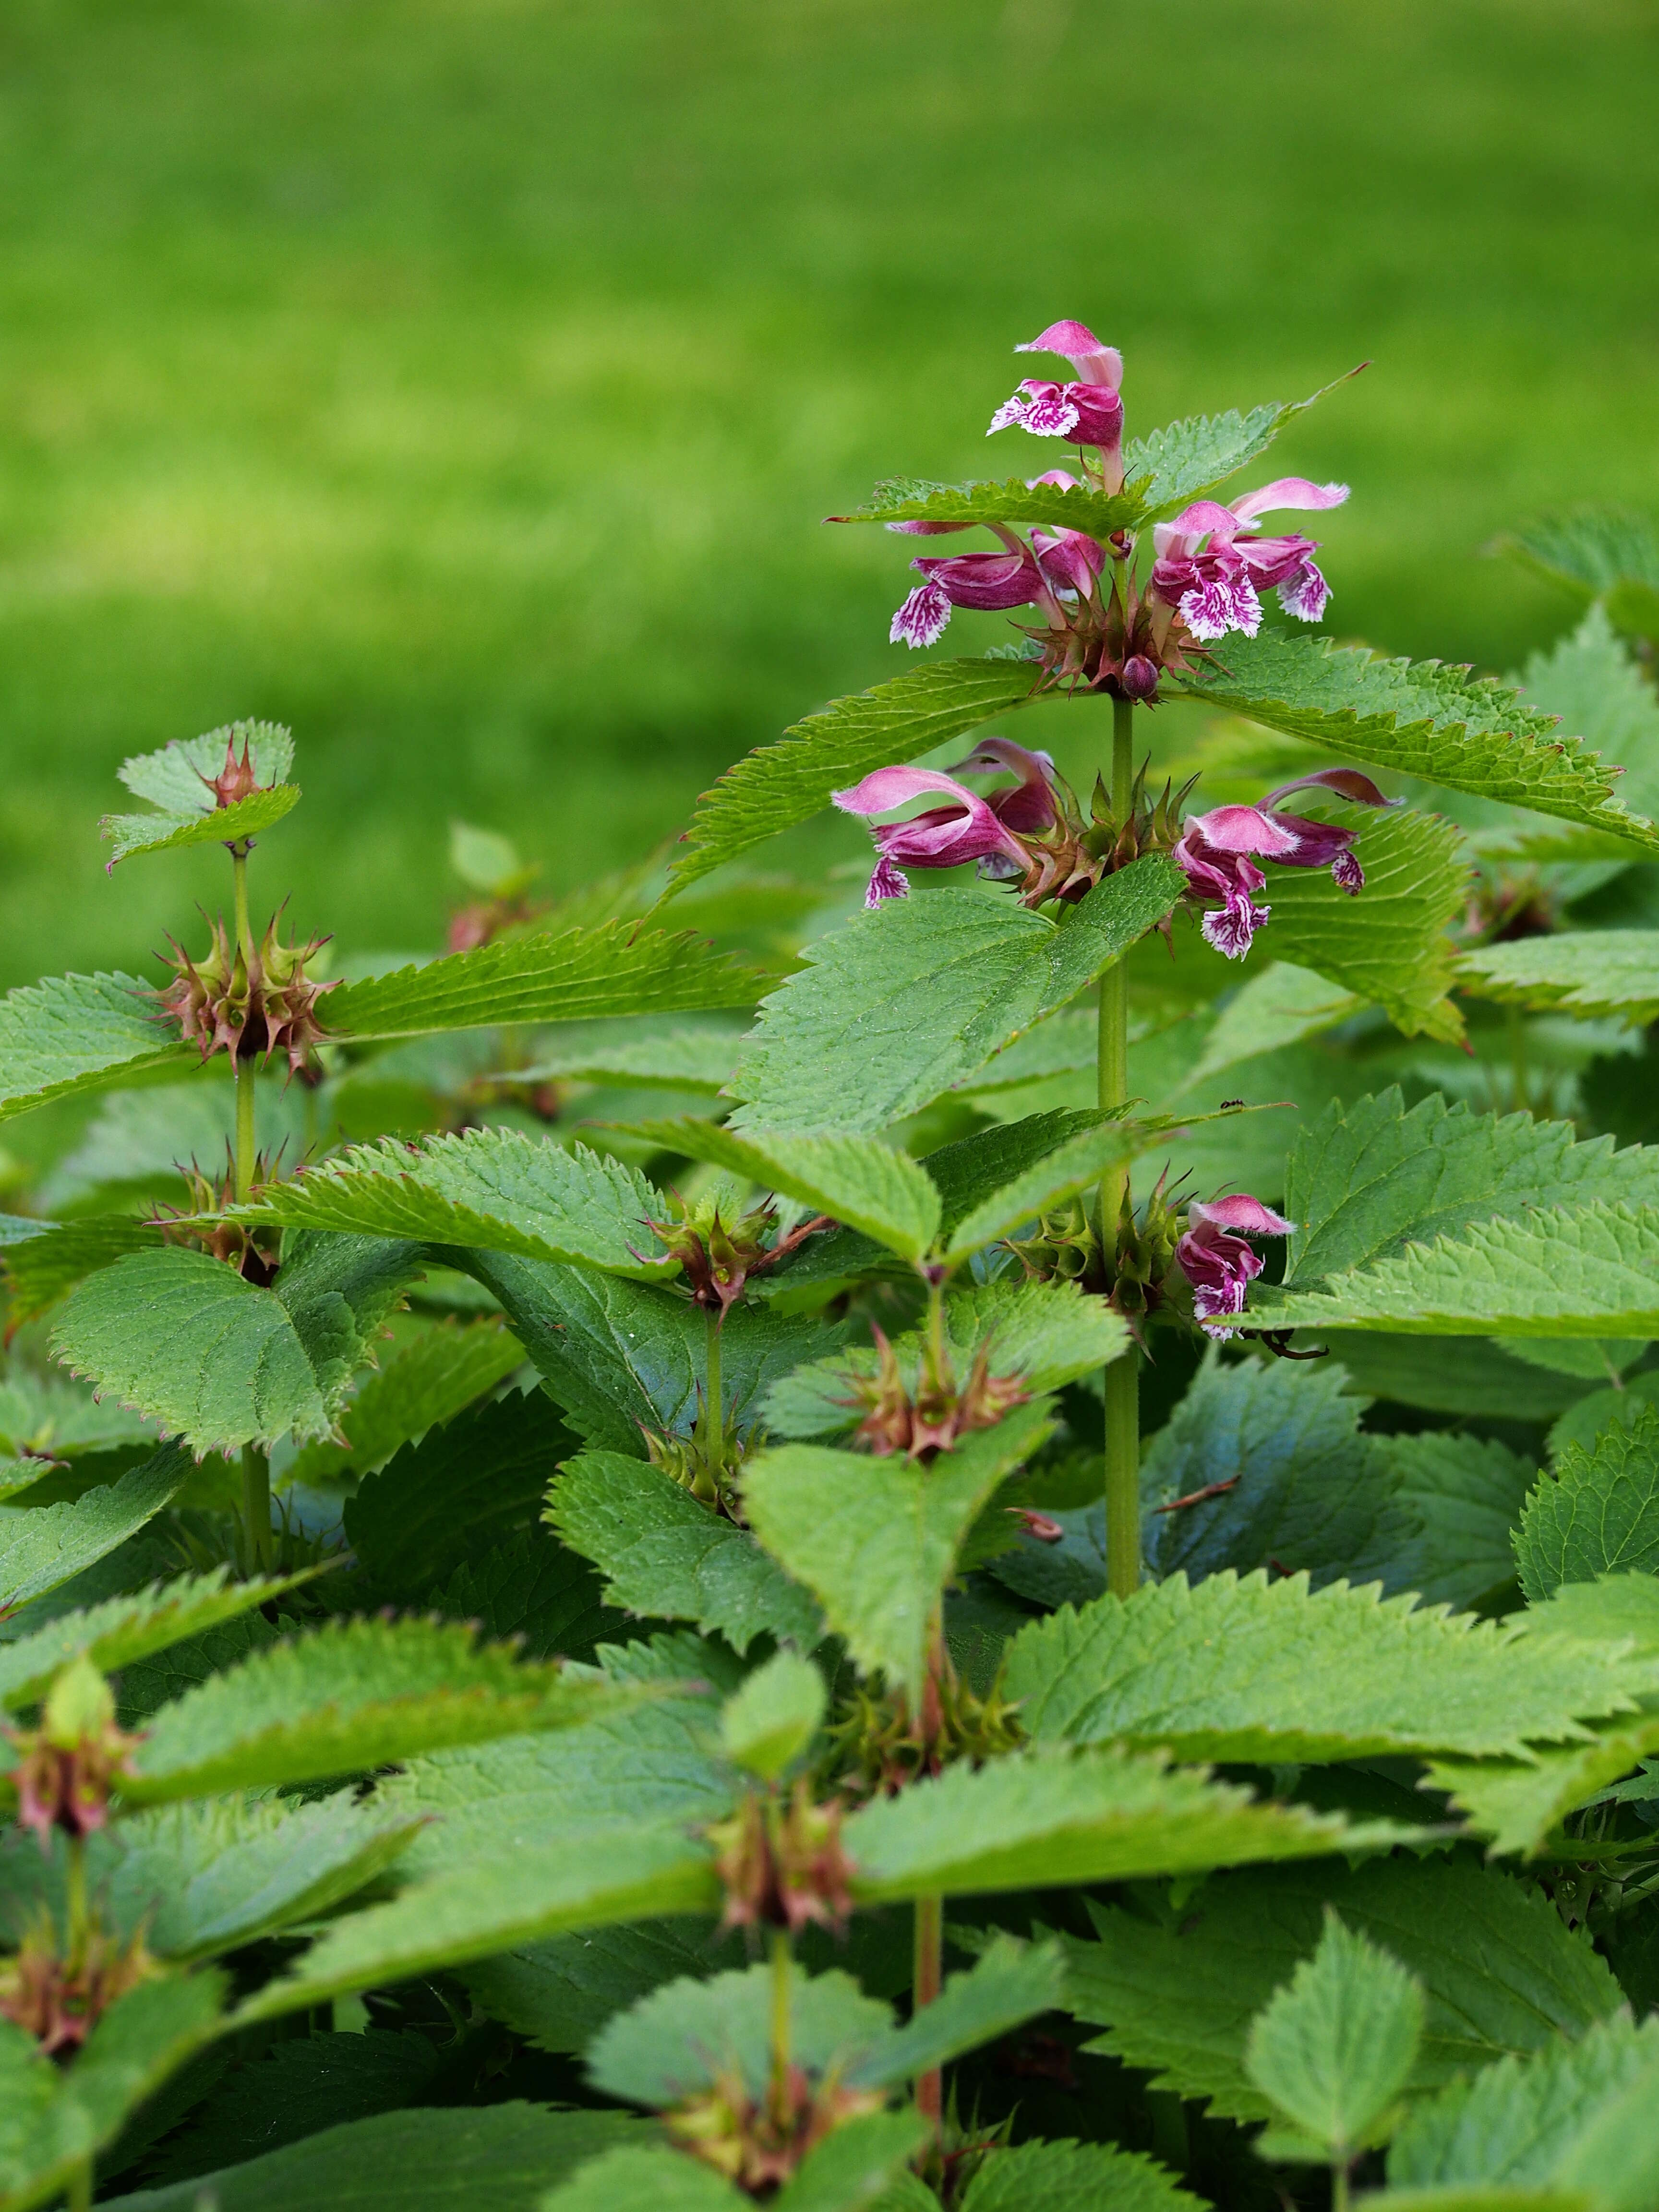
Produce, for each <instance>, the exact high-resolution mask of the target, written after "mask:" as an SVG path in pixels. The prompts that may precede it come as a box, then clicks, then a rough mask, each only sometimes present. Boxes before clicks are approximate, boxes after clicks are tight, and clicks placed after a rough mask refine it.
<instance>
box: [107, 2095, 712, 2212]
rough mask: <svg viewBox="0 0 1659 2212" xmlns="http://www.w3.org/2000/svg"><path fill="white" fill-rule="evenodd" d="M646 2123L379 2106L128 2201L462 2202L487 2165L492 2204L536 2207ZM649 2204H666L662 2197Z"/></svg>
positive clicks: (494, 2109)
mask: <svg viewBox="0 0 1659 2212" xmlns="http://www.w3.org/2000/svg"><path fill="white" fill-rule="evenodd" d="M637 2126H638V2122H637V2121H635V2120H634V2119H631V2118H628V2117H626V2116H624V2115H623V2114H622V2113H620V2112H550V2111H549V2110H548V2108H547V2107H546V2106H544V2105H526V2104H520V2103H516V2102H515V2103H511V2104H502V2105H485V2106H453V2107H439V2108H437V2109H435V2110H431V2111H414V2112H382V2113H378V2114H376V2115H375V2116H374V2118H369V2119H363V2120H356V2121H352V2122H349V2123H348V2124H345V2125H344V2126H341V2127H332V2128H325V2129H323V2130H320V2131H319V2133H318V2134H316V2135H312V2136H306V2137H305V2139H304V2140H303V2141H302V2142H294V2143H289V2144H287V2145H285V2146H284V2148H283V2149H281V2150H274V2151H270V2152H267V2153H266V2154H265V2155H264V2157H262V2158H250V2159H248V2160H246V2161H245V2162H243V2163H240V2164H237V2165H234V2166H226V2167H223V2168H222V2169H217V2170H215V2171H213V2172H207V2173H202V2174H197V2175H192V2176H191V2178H190V2179H187V2180H184V2181H179V2182H176V2183H175V2184H173V2186H172V2187H171V2188H166V2189H147V2190H144V2191H142V2192H141V2193H140V2194H138V2195H137V2196H134V2197H123V2198H122V2199H121V2200H120V2201H121V2203H123V2204H124V2205H125V2207H126V2208H127V2212H199V2208H200V2207H201V2205H202V2204H203V2203H204V2201H206V2202H210V2203H214V2204H216V2206H217V2207H218V2212H295V2208H297V2207H298V2206H301V2205H304V2206H305V2207H306V2212H366V2208H368V2206H370V2205H372V2204H374V2202H375V2200H376V2199H377V2198H378V2199H379V2200H380V2203H382V2204H383V2205H386V2207H388V2208H390V2207H391V2206H393V2205H395V2206H396V2207H397V2212H453V2208H454V2207H455V2206H457V2205H458V2204H461V2203H465V2201H466V2199H467V2197H469V2196H470V2195H471V2196H476V2194H477V2190H478V2187H479V2184H480V2179H481V2178H482V2177H487V2186H488V2190H489V2205H490V2212H538V2208H539V2206H540V2205H541V2203H542V2202H543V2199H544V2197H545V2196H546V2194H547V2192H548V2191H549V2190H550V2188H554V2187H556V2185H558V2183H559V2182H560V2181H561V2180H562V2179H563V2177H564V2176H565V2175H566V2174H568V2173H571V2172H574V2171H575V2170H576V2169H577V2168H578V2167H580V2166H583V2165H585V2164H587V2163H589V2162H590V2161H592V2160H594V2159H596V2158H598V2157H599V2155H600V2154H601V2153H603V2152H604V2151H605V2149H606V2148H608V2147H609V2146H611V2145H612V2144H614V2143H616V2142H618V2141H626V2139H627V2138H628V2136H629V2135H630V2134H631V2133H632V2132H633V2131H634V2130H635V2128H637ZM679 2162H680V2163H681V2164H683V2165H685V2166H688V2167H690V2160H680V2161H679ZM703 2170H704V2171H705V2172H707V2171H708V2168H705V2169H703ZM651 2212H668V2208H667V2207H666V2206H665V2204H664V2203H662V2201H661V2200H660V2199H659V2200H658V2201H657V2203H655V2204H654V2205H653V2207H652V2208H651Z"/></svg>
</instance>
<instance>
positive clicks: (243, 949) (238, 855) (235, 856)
mask: <svg viewBox="0 0 1659 2212" xmlns="http://www.w3.org/2000/svg"><path fill="white" fill-rule="evenodd" d="M230 866H231V873H232V875H233V876H234V879H235V884H236V950H237V951H239V952H240V954H241V956H242V958H243V960H244V962H245V963H246V964H247V965H248V966H250V967H252V963H253V925H252V922H251V921H249V920H248V912H247V847H246V845H233V846H232V847H231V848H230Z"/></svg>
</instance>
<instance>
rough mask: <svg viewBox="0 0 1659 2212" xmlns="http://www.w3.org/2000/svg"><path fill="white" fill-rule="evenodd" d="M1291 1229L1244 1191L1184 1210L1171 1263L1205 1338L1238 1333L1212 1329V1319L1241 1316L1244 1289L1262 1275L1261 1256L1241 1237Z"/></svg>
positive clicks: (1291, 1225) (1279, 1234)
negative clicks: (1183, 1222) (1181, 1277)
mask: <svg viewBox="0 0 1659 2212" xmlns="http://www.w3.org/2000/svg"><path fill="white" fill-rule="evenodd" d="M1295 1227H1296V1224H1295V1223H1294V1222H1293V1221H1286V1220H1285V1217H1284V1215H1283V1214H1282V1213H1275V1212H1273V1208H1272V1207H1271V1206H1263V1204H1262V1203H1261V1200H1260V1199H1259V1198H1251V1197H1249V1196H1248V1195H1247V1194H1244V1193H1243V1192H1241V1193H1240V1194H1238V1195H1237V1196H1236V1197H1233V1198H1216V1199H1212V1200H1210V1201H1209V1203H1208V1204H1207V1205H1205V1204H1200V1203H1197V1202H1194V1204H1193V1205H1191V1206H1188V1209H1187V1228H1186V1233H1185V1234H1184V1235H1183V1236H1182V1238H1181V1240H1180V1242H1179V1243H1177V1244H1176V1252H1175V1255H1176V1266H1177V1267H1179V1268H1180V1269H1181V1272H1182V1274H1183V1275H1185V1277H1186V1278H1187V1280H1188V1282H1189V1283H1190V1284H1191V1285H1192V1286H1193V1311H1194V1314H1196V1315H1197V1316H1198V1319H1199V1321H1200V1322H1201V1323H1202V1325H1203V1328H1204V1332H1205V1334H1206V1336H1214V1337H1229V1336H1233V1335H1236V1334H1237V1331H1236V1330H1234V1329H1231V1328H1216V1327H1214V1326H1212V1321H1213V1317H1214V1316H1217V1315H1222V1314H1240V1313H1243V1310H1244V1292H1245V1290H1246V1288H1247V1287H1248V1286H1249V1284H1250V1283H1251V1282H1253V1281H1254V1280H1255V1277H1256V1276H1258V1275H1259V1274H1260V1273H1261V1257H1260V1255H1258V1254H1256V1253H1255V1252H1253V1251H1252V1250H1251V1249H1250V1247H1249V1245H1248V1244H1247V1243H1245V1242H1244V1239H1245V1237H1288V1236H1289V1235H1290V1234H1291V1231H1292V1230H1293V1229H1294V1228H1295Z"/></svg>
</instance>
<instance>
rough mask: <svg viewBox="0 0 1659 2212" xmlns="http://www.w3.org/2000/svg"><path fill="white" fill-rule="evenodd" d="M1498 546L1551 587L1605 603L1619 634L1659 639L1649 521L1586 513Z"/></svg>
mask: <svg viewBox="0 0 1659 2212" xmlns="http://www.w3.org/2000/svg"><path fill="white" fill-rule="evenodd" d="M1498 544H1499V545H1500V546H1503V547H1504V548H1505V549H1506V550H1508V551H1510V552H1512V553H1516V554H1518V555H1519V556H1520V557H1521V558H1522V560H1523V561H1524V562H1526V563H1527V565H1528V567H1529V568H1535V569H1536V570H1537V571H1538V572H1539V573H1540V574H1541V575H1545V576H1547V577H1548V578H1549V579H1550V580H1551V581H1552V582H1553V583H1564V584H1565V585H1567V586H1569V587H1570V588H1571V589H1573V590H1576V591H1579V592H1594V593H1595V596H1596V597H1597V598H1598V599H1604V600H1605V601H1606V603H1607V611H1608V613H1609V615H1610V616H1611V617H1613V621H1614V622H1616V623H1617V624H1618V625H1619V627H1620V629H1623V630H1626V631H1628V632H1631V633H1632V634H1633V635H1636V636H1638V637H1643V636H1645V637H1656V636H1659V540H1656V538H1655V536H1654V530H1653V525H1652V524H1651V523H1650V521H1649V520H1647V519H1646V517H1645V516H1643V515H1637V514H1624V513H1620V512H1619V511H1618V510H1617V509H1616V508H1613V507H1582V508H1580V509H1579V510H1578V511H1577V513H1567V514H1553V515H1544V516H1541V517H1540V519H1539V520H1537V521H1536V522H1533V523H1528V525H1526V526H1524V527H1523V528H1522V529H1520V530H1516V531H1515V532H1511V533H1510V535H1509V536H1507V537H1505V538H1500V539H1499V540H1498Z"/></svg>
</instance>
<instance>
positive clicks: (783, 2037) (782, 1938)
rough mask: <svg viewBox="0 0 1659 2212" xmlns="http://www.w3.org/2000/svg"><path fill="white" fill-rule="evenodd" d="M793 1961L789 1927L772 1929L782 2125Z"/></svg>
mask: <svg viewBox="0 0 1659 2212" xmlns="http://www.w3.org/2000/svg"><path fill="white" fill-rule="evenodd" d="M792 1981H793V1960H792V1959H791V1957H790V1955H789V1930H788V1929H787V1928H775V1929H773V1930H772V2109H773V2111H774V2112H775V2114H776V2116H777V2118H778V2120H779V2122H780V2123H781V2124H782V2123H787V2119H788V2118H789V2104H790V2100H789V2000H790V1996H791V1994H792V1990H791V1983H792Z"/></svg>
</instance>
